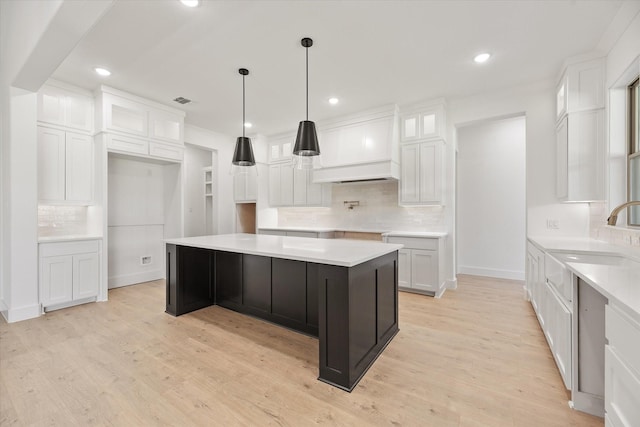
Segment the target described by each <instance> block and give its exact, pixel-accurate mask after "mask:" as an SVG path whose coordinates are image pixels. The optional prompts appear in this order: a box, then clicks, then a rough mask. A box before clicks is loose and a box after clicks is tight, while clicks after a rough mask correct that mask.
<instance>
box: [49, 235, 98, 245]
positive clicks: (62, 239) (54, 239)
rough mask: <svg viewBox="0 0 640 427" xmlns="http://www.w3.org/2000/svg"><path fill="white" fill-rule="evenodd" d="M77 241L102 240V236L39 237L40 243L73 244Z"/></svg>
mask: <svg viewBox="0 0 640 427" xmlns="http://www.w3.org/2000/svg"><path fill="white" fill-rule="evenodd" d="M77 240H102V236H95V235H88V234H69V235H66V236H39V237H38V243H54V242H72V241H77Z"/></svg>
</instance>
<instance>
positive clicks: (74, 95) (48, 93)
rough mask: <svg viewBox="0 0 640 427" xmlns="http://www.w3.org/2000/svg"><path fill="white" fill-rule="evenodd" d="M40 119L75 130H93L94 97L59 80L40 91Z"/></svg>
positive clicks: (40, 120) (42, 121)
mask: <svg viewBox="0 0 640 427" xmlns="http://www.w3.org/2000/svg"><path fill="white" fill-rule="evenodd" d="M38 121H39V122H41V123H46V124H50V125H56V126H62V127H65V128H70V129H73V130H74V131H84V132H91V131H93V97H92V96H91V95H90V94H85V93H83V92H82V91H81V90H79V89H72V88H71V87H70V86H68V85H65V84H63V83H59V82H49V83H47V84H45V85H44V86H42V88H41V89H40V90H39V91H38Z"/></svg>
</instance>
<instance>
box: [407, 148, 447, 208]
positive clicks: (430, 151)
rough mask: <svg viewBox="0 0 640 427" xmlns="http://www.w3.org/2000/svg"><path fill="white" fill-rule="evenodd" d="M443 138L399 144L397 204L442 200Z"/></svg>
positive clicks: (415, 203)
mask: <svg viewBox="0 0 640 427" xmlns="http://www.w3.org/2000/svg"><path fill="white" fill-rule="evenodd" d="M443 145H444V141H442V140H437V141H427V142H418V143H414V144H403V145H402V147H401V149H400V151H401V158H402V175H401V178H400V205H439V204H442V162H443V159H442V154H443Z"/></svg>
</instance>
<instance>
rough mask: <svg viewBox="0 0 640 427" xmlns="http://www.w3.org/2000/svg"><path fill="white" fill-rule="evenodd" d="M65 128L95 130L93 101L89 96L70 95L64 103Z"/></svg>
mask: <svg viewBox="0 0 640 427" xmlns="http://www.w3.org/2000/svg"><path fill="white" fill-rule="evenodd" d="M64 112H65V114H64V115H65V120H64V123H65V126H67V127H70V128H74V129H82V130H86V131H92V130H93V99H92V98H90V97H88V96H82V95H79V94H73V93H69V94H68V95H67V96H66V97H65V102H64Z"/></svg>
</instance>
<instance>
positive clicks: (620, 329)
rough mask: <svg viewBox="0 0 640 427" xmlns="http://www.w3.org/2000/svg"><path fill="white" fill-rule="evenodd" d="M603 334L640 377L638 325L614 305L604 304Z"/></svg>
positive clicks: (639, 334)
mask: <svg viewBox="0 0 640 427" xmlns="http://www.w3.org/2000/svg"><path fill="white" fill-rule="evenodd" d="M605 335H606V337H607V339H608V340H609V346H610V347H611V348H613V349H614V350H615V352H616V354H617V355H618V356H619V357H620V358H622V359H623V360H624V362H625V363H626V364H627V365H628V366H629V367H630V368H631V369H632V370H634V371H635V375H637V376H639V377H640V325H639V324H638V323H637V322H636V321H635V320H633V319H631V318H630V317H629V316H627V315H626V314H625V313H622V312H621V311H620V310H619V309H617V308H616V307H615V306H612V305H609V304H607V305H606V306H605Z"/></svg>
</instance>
